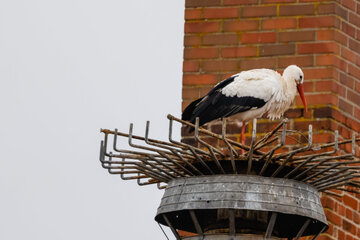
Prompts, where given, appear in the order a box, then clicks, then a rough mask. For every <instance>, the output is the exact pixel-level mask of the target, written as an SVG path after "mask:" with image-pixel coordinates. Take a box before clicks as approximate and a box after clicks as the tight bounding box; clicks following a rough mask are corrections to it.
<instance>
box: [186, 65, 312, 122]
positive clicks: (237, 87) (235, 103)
mask: <svg viewBox="0 0 360 240" xmlns="http://www.w3.org/2000/svg"><path fill="white" fill-rule="evenodd" d="M303 81H304V74H303V72H302V70H301V69H300V68H299V67H297V66H295V65H290V66H288V67H287V68H286V69H285V70H284V72H283V75H282V76H281V75H280V74H279V73H278V72H276V71H274V70H270V69H253V70H249V71H243V72H240V73H238V74H235V75H233V76H232V77H230V78H228V79H226V80H223V81H221V82H220V83H218V84H217V85H216V86H215V87H214V88H213V89H212V90H211V91H210V92H209V93H208V94H207V95H206V96H204V97H202V98H200V99H198V100H195V101H194V102H192V103H191V104H190V105H189V106H188V107H187V108H186V109H185V110H184V112H183V115H182V119H183V120H188V121H190V122H192V123H194V122H195V119H196V117H199V120H200V125H203V124H205V123H207V122H210V121H212V120H215V119H218V118H222V117H229V116H231V115H235V114H236V118H237V119H239V120H240V121H242V122H247V121H250V120H252V119H254V118H259V117H262V116H264V115H266V116H267V117H268V118H270V119H276V118H280V117H282V116H283V114H284V112H285V111H286V110H287V109H288V108H289V107H290V105H291V103H292V102H293V100H294V98H295V95H296V89H297V90H298V92H299V94H300V97H301V99H302V101H303V103H304V106H305V109H307V105H306V100H305V97H304V92H303V90H302V84H303ZM243 126H244V124H243Z"/></svg>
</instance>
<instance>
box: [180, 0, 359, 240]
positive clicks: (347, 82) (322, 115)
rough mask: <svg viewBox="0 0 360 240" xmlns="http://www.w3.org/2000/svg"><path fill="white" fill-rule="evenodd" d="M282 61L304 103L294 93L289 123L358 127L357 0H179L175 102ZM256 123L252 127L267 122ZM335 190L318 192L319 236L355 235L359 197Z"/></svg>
mask: <svg viewBox="0 0 360 240" xmlns="http://www.w3.org/2000/svg"><path fill="white" fill-rule="evenodd" d="M289 64H297V65H298V66H300V67H301V68H302V69H303V71H304V74H305V86H304V88H305V94H306V98H307V101H308V104H309V111H308V112H306V113H304V110H303V106H302V104H301V100H300V98H299V97H297V98H296V100H295V103H294V105H293V107H292V109H290V110H289V111H288V112H287V113H286V116H287V117H289V118H295V119H291V120H290V126H291V128H296V129H299V130H304V131H306V130H307V128H308V124H313V128H314V131H315V133H316V135H315V136H314V141H315V142H328V141H330V140H332V139H333V131H334V130H339V133H340V135H341V137H343V138H350V137H351V134H352V131H356V132H360V121H359V119H360V1H355V0H337V1H335V0H332V1H319V0H317V1H314V0H186V9H185V37H184V62H183V95H182V96H183V109H184V107H186V106H187V105H188V104H189V103H190V102H191V101H193V100H195V99H197V98H199V97H201V96H203V95H204V94H206V93H207V92H208V91H209V89H211V88H212V86H213V85H214V84H216V83H217V82H219V81H221V80H223V79H224V78H226V77H228V76H230V75H232V74H234V73H237V72H239V71H242V70H247V69H252V68H262V67H265V68H271V69H276V70H278V71H280V72H281V71H282V70H283V69H284V68H285V67H286V66H287V65H289ZM258 122H259V127H258V130H260V133H261V132H265V131H267V129H268V128H269V127H270V126H271V125H272V124H273V123H271V122H269V121H267V120H265V119H260V120H259V121H258ZM230 124H231V123H230ZM208 128H212V129H217V128H216V123H212V124H209V125H208ZM229 128H230V127H229ZM232 129H235V131H233V132H231V133H230V134H232V135H233V137H234V138H237V139H238V138H239V134H238V132H239V131H238V130H236V129H238V128H237V127H236V125H235V124H234V127H233V128H232ZM247 135H248V136H249V135H250V128H249V129H247ZM184 137H185V138H186V136H184ZM357 154H359V149H357ZM341 194H344V197H343V198H342V199H337V198H334V197H330V196H325V197H323V203H324V207H325V211H326V213H327V216H328V219H329V222H330V223H331V227H330V229H329V231H328V233H327V234H325V235H324V236H322V238H320V239H360V225H359V224H360V217H359V216H360V215H359V210H360V202H359V201H358V199H359V196H355V195H351V194H348V193H341Z"/></svg>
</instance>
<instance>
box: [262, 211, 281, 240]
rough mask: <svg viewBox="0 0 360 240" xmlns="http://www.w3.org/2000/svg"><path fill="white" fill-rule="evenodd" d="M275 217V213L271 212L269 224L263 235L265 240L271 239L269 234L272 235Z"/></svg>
mask: <svg viewBox="0 0 360 240" xmlns="http://www.w3.org/2000/svg"><path fill="white" fill-rule="evenodd" d="M277 215H278V213H277V212H272V213H271V217H270V221H269V224H268V226H267V229H266V233H265V240H269V239H270V238H271V234H272V232H273V230H274V226H275V222H276V218H277Z"/></svg>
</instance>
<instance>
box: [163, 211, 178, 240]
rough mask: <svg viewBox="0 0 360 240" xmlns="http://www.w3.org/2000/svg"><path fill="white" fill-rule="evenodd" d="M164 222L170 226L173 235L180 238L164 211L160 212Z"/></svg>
mask: <svg viewBox="0 0 360 240" xmlns="http://www.w3.org/2000/svg"><path fill="white" fill-rule="evenodd" d="M162 216H163V218H164V220H165V222H166V224H167V225H168V226H169V227H170V229H171V231H172V233H173V234H174V235H175V237H176V240H181V238H180V236H179V233H178V232H177V231H176V229H175V228H174V226H173V225H172V224H171V222H170V221H169V219H168V217H167V216H166V214H165V213H163V214H162Z"/></svg>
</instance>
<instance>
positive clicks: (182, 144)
mask: <svg viewBox="0 0 360 240" xmlns="http://www.w3.org/2000/svg"><path fill="white" fill-rule="evenodd" d="M172 128H173V119H170V118H169V141H170V142H171V143H173V144H177V145H179V146H182V147H183V148H185V149H188V150H190V148H194V146H191V145H189V144H186V143H182V142H178V141H175V140H174V139H173V138H172ZM196 151H197V152H199V153H201V154H204V155H206V156H209V157H211V155H210V154H209V153H208V152H206V151H203V150H201V149H198V148H196ZM195 158H196V157H195Z"/></svg>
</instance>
